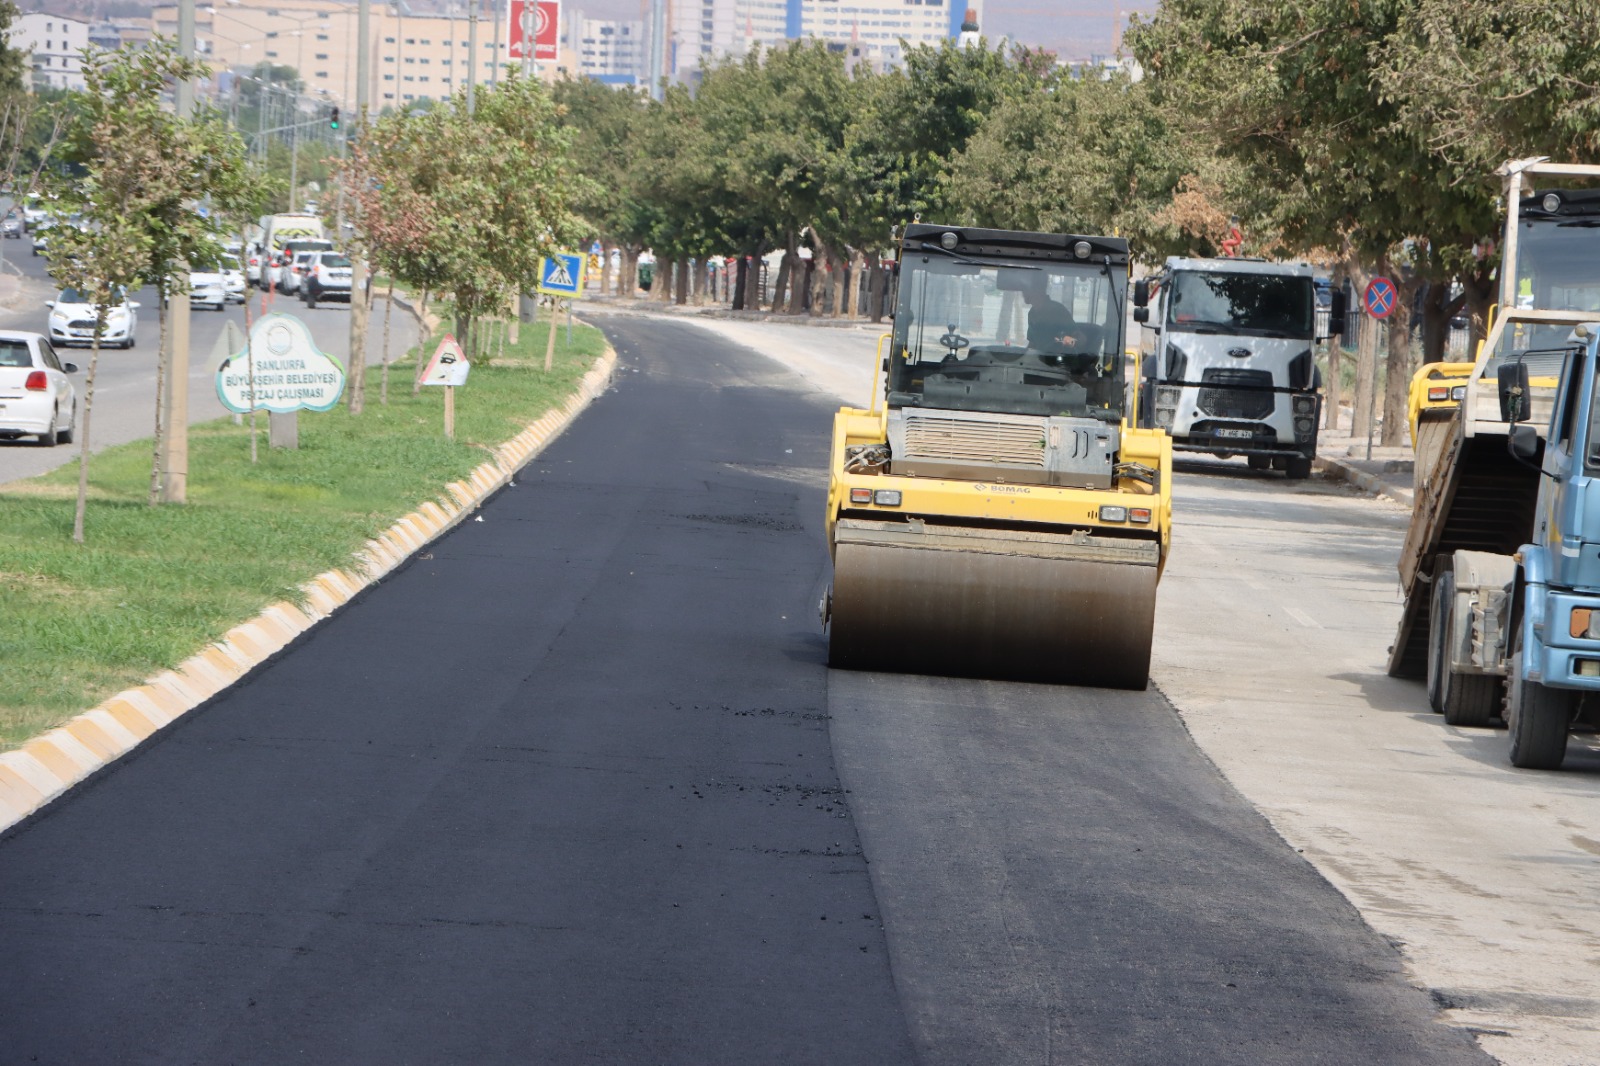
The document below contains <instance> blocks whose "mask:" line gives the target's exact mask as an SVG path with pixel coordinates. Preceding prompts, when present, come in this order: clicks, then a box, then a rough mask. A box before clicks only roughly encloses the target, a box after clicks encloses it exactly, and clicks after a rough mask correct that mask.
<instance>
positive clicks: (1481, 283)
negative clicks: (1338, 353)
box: [1461, 265, 1495, 361]
mask: <svg viewBox="0 0 1600 1066" xmlns="http://www.w3.org/2000/svg"><path fill="white" fill-rule="evenodd" d="M1461 286H1462V288H1463V289H1465V290H1466V297H1467V354H1466V358H1468V359H1471V360H1473V361H1476V360H1477V358H1478V345H1480V344H1482V343H1483V341H1484V338H1486V337H1487V336H1488V335H1489V308H1490V307H1492V306H1493V305H1494V295H1495V280H1494V273H1493V272H1492V271H1491V270H1490V269H1489V268H1488V267H1487V266H1486V265H1479V267H1478V268H1477V269H1476V270H1474V271H1473V272H1472V273H1471V274H1467V275H1464V276H1463V277H1462V278H1461Z"/></svg>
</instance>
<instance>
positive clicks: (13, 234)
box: [0, 211, 27, 240]
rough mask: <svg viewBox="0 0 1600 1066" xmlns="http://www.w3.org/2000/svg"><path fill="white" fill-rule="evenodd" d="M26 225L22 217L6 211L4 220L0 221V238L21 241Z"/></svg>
mask: <svg viewBox="0 0 1600 1066" xmlns="http://www.w3.org/2000/svg"><path fill="white" fill-rule="evenodd" d="M26 229H27V225H26V224H25V223H24V222H23V221H22V216H21V215H20V214H18V213H17V212H16V211H8V212H7V213H6V217H5V218H4V219H0V236H3V237H7V238H16V239H19V240H20V239H21V237H22V234H23V233H24V231H26Z"/></svg>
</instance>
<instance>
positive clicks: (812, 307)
mask: <svg viewBox="0 0 1600 1066" xmlns="http://www.w3.org/2000/svg"><path fill="white" fill-rule="evenodd" d="M827 298H828V252H827V250H826V249H825V248H824V247H823V246H822V243H821V242H820V241H819V242H817V243H816V251H815V252H813V253H812V255H811V273H810V274H808V275H807V285H806V309H807V310H808V311H809V312H810V313H811V316H812V317H813V318H815V317H817V316H819V315H822V314H825V313H826V312H827V306H826V305H827Z"/></svg>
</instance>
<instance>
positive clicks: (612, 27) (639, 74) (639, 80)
mask: <svg viewBox="0 0 1600 1066" xmlns="http://www.w3.org/2000/svg"><path fill="white" fill-rule="evenodd" d="M568 27H569V29H568V33H569V36H570V40H569V42H568V44H569V46H570V47H571V49H572V51H573V52H574V53H575V54H576V55H577V57H578V73H580V74H582V75H583V76H584V77H586V78H593V79H595V80H596V81H600V82H604V83H606V84H607V85H643V84H644V83H645V82H646V81H647V80H648V78H649V76H650V66H649V59H650V57H649V54H648V52H647V40H646V34H645V24H644V22H643V21H633V22H618V21H615V20H609V19H591V18H584V17H583V13H582V12H579V11H575V12H573V14H572V17H571V20H570V21H569V23H568Z"/></svg>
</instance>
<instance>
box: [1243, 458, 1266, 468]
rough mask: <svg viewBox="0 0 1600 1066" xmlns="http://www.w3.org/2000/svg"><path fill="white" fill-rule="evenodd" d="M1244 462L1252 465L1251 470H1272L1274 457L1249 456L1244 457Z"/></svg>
mask: <svg viewBox="0 0 1600 1066" xmlns="http://www.w3.org/2000/svg"><path fill="white" fill-rule="evenodd" d="M1244 461H1245V462H1247V463H1249V464H1250V469H1251V470H1271V469H1272V456H1270V455H1247V456H1245V457H1244Z"/></svg>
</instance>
